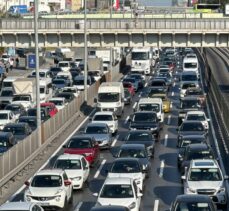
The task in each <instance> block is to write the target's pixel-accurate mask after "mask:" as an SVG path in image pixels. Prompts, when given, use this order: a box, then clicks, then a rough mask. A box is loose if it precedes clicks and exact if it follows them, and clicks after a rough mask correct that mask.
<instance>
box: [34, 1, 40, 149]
mask: <svg viewBox="0 0 229 211" xmlns="http://www.w3.org/2000/svg"><path fill="white" fill-rule="evenodd" d="M38 5H39V0H36V1H34V36H35V56H36V62H35V63H36V68H35V70H36V95H37V96H36V104H37V142H38V146H41V107H40V76H39V50H38Z"/></svg>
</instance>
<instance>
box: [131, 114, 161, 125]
mask: <svg viewBox="0 0 229 211" xmlns="http://www.w3.org/2000/svg"><path fill="white" fill-rule="evenodd" d="M133 120H134V122H154V123H155V122H156V121H157V115H156V114H155V113H136V114H134V117H133Z"/></svg>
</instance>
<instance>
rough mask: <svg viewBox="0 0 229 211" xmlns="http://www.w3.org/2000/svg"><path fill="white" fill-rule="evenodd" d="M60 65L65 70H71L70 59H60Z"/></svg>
mask: <svg viewBox="0 0 229 211" xmlns="http://www.w3.org/2000/svg"><path fill="white" fill-rule="evenodd" d="M58 67H60V68H61V69H62V70H63V71H65V72H67V71H69V70H70V68H71V65H70V62H69V61H60V62H59V63H58Z"/></svg>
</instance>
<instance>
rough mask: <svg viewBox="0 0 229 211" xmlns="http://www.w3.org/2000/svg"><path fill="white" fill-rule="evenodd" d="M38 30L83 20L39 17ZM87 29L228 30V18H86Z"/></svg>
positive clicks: (21, 26) (10, 26) (13, 26)
mask: <svg viewBox="0 0 229 211" xmlns="http://www.w3.org/2000/svg"><path fill="white" fill-rule="evenodd" d="M38 26H39V29H40V30H46V29H50V30H82V29H83V28H84V20H79V19H74V20H73V19H41V20H39V23H38ZM33 28H34V23H33V20H30V19H18V20H12V19H10V20H6V19H1V20H0V29H1V30H2V32H4V30H14V31H15V30H21V31H23V30H26V31H28V30H31V31H32V30H33ZM87 29H88V30H96V29H98V30H107V29H113V30H115V29H116V30H120V29H122V30H123V29H125V30H131V29H146V30H147V29H155V30H161V29H165V30H168V29H169V30H170V29H171V30H172V29H174V30H228V29H229V19H88V20H87Z"/></svg>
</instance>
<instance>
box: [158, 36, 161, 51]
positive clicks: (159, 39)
mask: <svg viewBox="0 0 229 211" xmlns="http://www.w3.org/2000/svg"><path fill="white" fill-rule="evenodd" d="M157 45H158V48H160V47H161V33H158V44H157Z"/></svg>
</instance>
